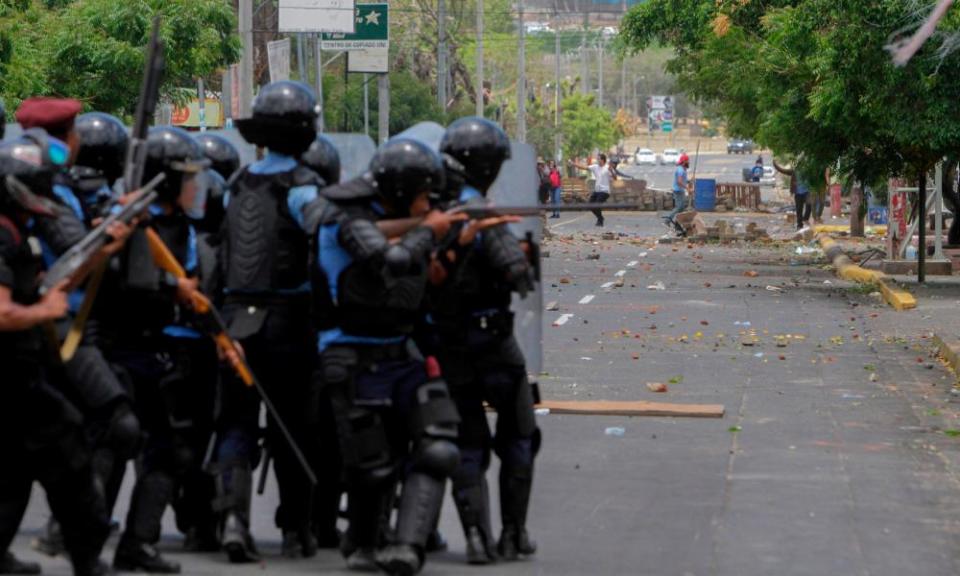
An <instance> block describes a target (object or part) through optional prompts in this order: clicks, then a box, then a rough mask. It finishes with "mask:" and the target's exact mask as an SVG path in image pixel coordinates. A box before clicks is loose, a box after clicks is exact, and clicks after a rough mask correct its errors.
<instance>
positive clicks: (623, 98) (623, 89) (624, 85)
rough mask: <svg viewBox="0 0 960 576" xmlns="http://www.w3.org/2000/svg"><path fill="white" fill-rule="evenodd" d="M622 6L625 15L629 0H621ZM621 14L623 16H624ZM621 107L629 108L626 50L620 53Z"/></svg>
mask: <svg viewBox="0 0 960 576" xmlns="http://www.w3.org/2000/svg"><path fill="white" fill-rule="evenodd" d="M621 7H622V10H623V16H626V14H627V0H623V1H622V2H621ZM623 16H621V18H623ZM620 108H621V109H623V110H624V111H626V109H627V53H626V50H624V51H622V53H621V55H620Z"/></svg>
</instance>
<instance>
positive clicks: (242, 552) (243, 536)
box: [220, 512, 260, 564]
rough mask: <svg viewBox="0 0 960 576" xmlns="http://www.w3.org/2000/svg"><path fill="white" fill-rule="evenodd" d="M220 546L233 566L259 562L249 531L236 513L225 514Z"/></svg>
mask: <svg viewBox="0 0 960 576" xmlns="http://www.w3.org/2000/svg"><path fill="white" fill-rule="evenodd" d="M220 545H221V546H222V547H223V549H224V550H225V551H226V553H227V557H228V558H230V561H231V562H233V563H234V564H245V563H249V562H259V561H260V553H259V552H258V551H257V546H256V544H255V543H254V542H253V536H252V535H251V534H250V530H248V529H247V523H246V521H244V520H243V519H242V518H241V517H240V515H239V514H237V513H236V512H227V516H226V518H225V519H224V521H223V534H222V535H221V537H220Z"/></svg>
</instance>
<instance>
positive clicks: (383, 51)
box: [347, 48, 390, 74]
mask: <svg viewBox="0 0 960 576" xmlns="http://www.w3.org/2000/svg"><path fill="white" fill-rule="evenodd" d="M389 71H390V49H389V48H364V49H362V50H351V51H349V52H347V72H369V73H373V74H386V73H387V72H389Z"/></svg>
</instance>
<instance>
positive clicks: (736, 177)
mask: <svg viewBox="0 0 960 576" xmlns="http://www.w3.org/2000/svg"><path fill="white" fill-rule="evenodd" d="M657 152H658V153H660V152H662V150H657ZM688 154H690V155H691V156H690V170H691V173H692V171H693V164H694V157H693V153H692V152H691V151H688ZM756 159H757V157H756V156H755V155H754V156H750V155H745V156H744V155H737V154H734V155H728V154H725V153H717V152H713V153H701V154H700V161H699V163H697V177H698V178H713V179H715V180H717V181H718V182H740V181H741V180H742V177H741V176H742V175H741V170H742V169H743V168H744V167H750V166H753V162H754V161H755V160H756ZM764 161H765V162H766V163H768V164H769V162H770V157H769V156H766V157H764ZM675 168H676V166H664V165H656V166H650V165H642V166H635V165H627V166H624V167H623V168H622V170H623V172H624V173H625V174H627V175H629V176H633V177H635V178H643V179H644V180H646V181H647V183H648V185H649V186H651V187H653V188H659V189H669V188H670V185H671V183H672V182H673V180H672V178H673V171H674V169H675Z"/></svg>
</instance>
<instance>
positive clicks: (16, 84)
mask: <svg viewBox="0 0 960 576" xmlns="http://www.w3.org/2000/svg"><path fill="white" fill-rule="evenodd" d="M15 4H17V7H16V8H14V9H13V10H11V9H10V8H6V6H7V5H9V2H5V3H4V4H0V94H2V95H3V96H4V97H5V98H6V99H7V100H8V101H9V104H10V105H11V107H15V106H16V104H17V103H18V102H19V100H21V99H23V98H25V97H27V96H31V95H37V94H50V95H62V96H70V97H74V98H78V99H80V100H81V101H83V102H84V105H85V106H86V107H87V108H88V109H96V110H103V111H107V112H112V113H115V114H120V115H125V114H131V113H132V112H133V109H134V108H135V106H136V101H137V97H138V94H139V90H140V78H141V76H142V70H143V60H144V55H145V46H146V43H147V41H148V39H149V35H150V26H151V21H152V19H153V17H154V15H157V14H159V15H160V16H161V37H162V39H163V41H164V44H165V48H166V50H165V55H166V63H167V69H166V75H165V78H164V84H163V87H162V91H163V93H164V95H165V96H166V97H167V98H169V99H171V100H174V101H177V100H179V99H181V98H180V97H179V95H180V94H181V93H180V92H178V88H179V87H182V86H185V85H190V84H191V83H192V82H193V81H194V80H195V79H196V78H197V77H210V76H212V75H214V74H215V73H216V72H217V71H218V70H221V69H223V68H224V67H226V66H227V65H229V64H231V63H233V62H236V61H237V60H238V59H239V54H240V41H239V38H237V37H236V35H235V34H234V32H233V31H234V29H235V28H236V21H235V17H234V14H233V10H232V8H231V7H230V5H229V3H226V2H223V1H222V0H128V1H125V2H116V1H115V0H84V1H82V2H68V1H65V0H47V1H45V2H42V3H41V2H33V3H30V2H25V1H24V2H17V3H15Z"/></svg>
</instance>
